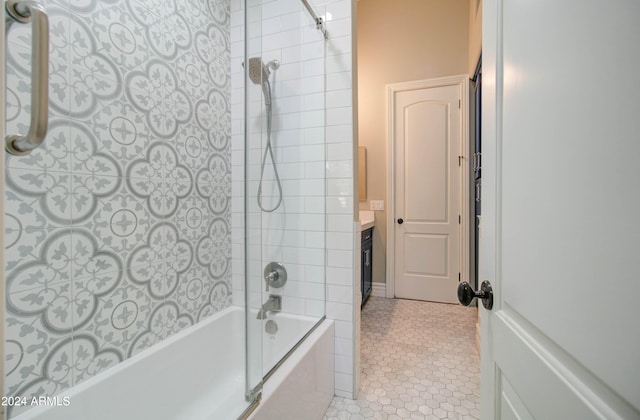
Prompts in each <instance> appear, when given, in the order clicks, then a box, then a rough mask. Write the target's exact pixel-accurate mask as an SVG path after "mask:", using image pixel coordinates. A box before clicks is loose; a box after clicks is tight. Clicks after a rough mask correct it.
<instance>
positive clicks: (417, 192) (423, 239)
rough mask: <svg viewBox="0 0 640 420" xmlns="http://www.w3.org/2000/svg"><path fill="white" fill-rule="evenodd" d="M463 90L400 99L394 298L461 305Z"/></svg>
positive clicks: (412, 93)
mask: <svg viewBox="0 0 640 420" xmlns="http://www.w3.org/2000/svg"><path fill="white" fill-rule="evenodd" d="M460 98H461V88H460V85H459V84H458V83H453V84H452V83H449V84H446V85H443V86H436V87H429V88H417V89H410V90H404V91H399V92H396V93H395V107H394V111H393V112H394V121H395V124H394V127H395V128H394V139H393V141H394V147H395V151H394V156H395V176H394V179H395V188H394V191H395V203H394V208H395V212H394V213H395V219H396V220H395V222H396V232H395V233H396V234H395V295H396V297H400V298H409V299H421V300H431V301H438V302H457V298H456V288H457V286H458V276H459V273H460V271H461V268H460V254H461V253H460V217H459V216H460V214H461V211H460V203H461V201H460V199H461V197H460V196H461V188H460V187H461V179H462V178H461V167H460V166H459V156H460V150H461V114H462V113H461V108H460Z"/></svg>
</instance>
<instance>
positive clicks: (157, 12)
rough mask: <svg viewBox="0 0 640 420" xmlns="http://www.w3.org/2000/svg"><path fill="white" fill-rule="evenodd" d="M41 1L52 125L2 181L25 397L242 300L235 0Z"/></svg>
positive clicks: (13, 352)
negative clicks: (234, 266) (234, 148)
mask: <svg viewBox="0 0 640 420" xmlns="http://www.w3.org/2000/svg"><path fill="white" fill-rule="evenodd" d="M42 3H43V4H44V5H45V7H46V8H47V10H48V13H49V16H50V34H51V44H50V45H51V46H50V72H51V76H50V101H49V102H50V110H51V111H50V128H49V132H48V135H47V138H46V143H45V146H44V147H43V148H41V149H38V150H36V151H34V152H33V153H32V154H31V155H29V156H26V157H8V158H7V165H6V166H7V167H8V170H7V174H6V180H7V181H6V182H7V186H6V193H5V196H4V208H5V211H6V214H5V227H6V232H5V235H6V236H5V237H6V241H5V242H6V243H7V247H6V249H5V261H6V266H5V267H4V269H5V278H6V293H7V313H6V326H5V337H6V343H5V354H6V372H7V378H6V382H5V384H6V391H5V394H7V395H20V396H27V397H29V396H30V395H34V394H37V395H55V394H57V393H59V392H61V391H62V390H64V389H66V388H68V387H70V386H72V385H74V384H77V383H79V382H81V381H83V380H85V379H87V378H89V377H91V376H93V375H96V374H97V373H99V372H101V371H103V370H105V369H107V368H109V367H112V366H114V365H115V364H117V363H119V362H120V361H122V360H124V359H126V358H128V357H130V356H132V355H134V354H136V353H138V352H140V351H142V350H144V349H146V348H148V347H150V346H152V345H154V344H156V343H158V342H160V341H161V340H163V339H164V338H166V337H168V336H169V335H171V334H173V333H175V332H177V331H179V330H182V329H184V328H186V327H189V326H190V325H193V324H195V323H197V322H198V321H199V320H201V319H203V318H205V317H207V316H209V315H211V314H213V313H215V312H217V311H219V310H221V309H223V308H225V307H226V306H228V305H230V303H231V267H230V265H231V228H230V225H231V203H230V202H231V162H230V137H231V117H230V115H231V88H230V60H231V58H230V43H229V37H230V33H229V31H230V11H229V7H230V5H229V0H209V1H206V0H191V1H189V2H183V1H179V0H80V1H69V0H48V1H42ZM29 31H30V29H29V27H27V26H22V25H20V26H18V25H14V26H13V27H12V28H11V30H10V33H9V35H8V47H7V61H8V68H7V74H6V76H7V86H8V89H7V132H8V133H14V132H23V133H24V132H26V130H27V123H28V119H29V113H30V90H29V85H30V82H29V74H30V67H31V66H30V49H29V44H30V32H29ZM18 412H19V411H18V410H14V412H13V413H12V414H17V413H18Z"/></svg>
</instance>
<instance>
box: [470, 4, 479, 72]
mask: <svg viewBox="0 0 640 420" xmlns="http://www.w3.org/2000/svg"><path fill="white" fill-rule="evenodd" d="M481 53H482V0H469V70H468V71H467V72H468V73H469V76H471V77H473V73H474V72H475V71H476V65H477V64H478V59H479V58H480V54H481Z"/></svg>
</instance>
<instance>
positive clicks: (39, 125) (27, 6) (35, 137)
mask: <svg viewBox="0 0 640 420" xmlns="http://www.w3.org/2000/svg"><path fill="white" fill-rule="evenodd" d="M5 8H6V9H7V15H8V16H9V17H10V18H11V19H13V20H15V21H16V22H20V23H29V22H31V25H32V27H31V66H32V68H31V125H30V127H29V132H28V133H27V135H25V136H23V135H20V134H14V135H10V136H7V138H6V142H5V149H7V152H9V153H11V154H12V155H18V156H24V155H28V154H29V153H31V151H32V150H33V149H35V148H36V147H38V146H39V145H40V144H41V143H42V142H43V140H44V137H45V136H46V134H47V125H48V123H49V18H48V17H47V12H46V11H45V10H44V7H42V5H41V4H38V3H36V2H35V1H31V0H7V1H6V2H5Z"/></svg>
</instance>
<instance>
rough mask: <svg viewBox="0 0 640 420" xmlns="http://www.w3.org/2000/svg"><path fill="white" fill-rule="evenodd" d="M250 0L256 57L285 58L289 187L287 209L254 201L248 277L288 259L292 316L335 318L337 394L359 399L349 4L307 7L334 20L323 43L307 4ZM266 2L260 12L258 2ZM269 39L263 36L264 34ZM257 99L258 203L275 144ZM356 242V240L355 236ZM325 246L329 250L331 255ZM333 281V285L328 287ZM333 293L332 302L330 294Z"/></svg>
mask: <svg viewBox="0 0 640 420" xmlns="http://www.w3.org/2000/svg"><path fill="white" fill-rule="evenodd" d="M247 2H248V3H249V4H250V7H249V11H248V15H249V17H248V19H249V21H250V22H255V25H254V26H252V27H251V30H252V33H251V34H250V35H249V46H248V47H247V48H248V50H249V51H250V55H251V56H262V57H263V60H264V61H265V62H266V61H268V60H272V59H278V60H280V63H281V66H280V69H278V70H277V71H276V73H275V80H274V83H273V86H272V89H273V91H274V93H273V98H274V99H273V103H274V113H273V140H272V142H273V145H274V153H275V159H276V161H277V162H278V171H279V175H280V178H281V180H282V186H283V190H284V208H283V209H278V210H277V211H276V212H274V213H272V214H264V213H263V214H261V213H262V212H260V211H259V209H258V207H257V205H256V204H255V200H252V199H250V200H249V201H248V202H247V203H246V206H247V208H246V209H247V223H248V231H247V232H248V238H247V240H248V241H249V243H250V244H252V245H250V247H249V255H248V259H249V260H250V261H249V268H248V270H249V272H248V273H247V274H248V275H249V276H250V277H252V276H257V278H261V276H260V272H261V267H262V266H263V263H266V262H268V261H265V260H264V259H265V257H269V258H274V259H278V260H280V261H284V263H285V265H286V267H287V270H288V273H289V281H288V283H287V285H285V287H284V288H283V289H282V290H281V292H282V294H283V295H284V297H285V298H284V299H283V305H284V308H283V309H284V310H286V311H292V312H298V313H302V314H308V315H315V314H321V313H322V312H325V314H326V316H327V318H330V319H333V320H335V336H336V341H335V343H336V344H335V349H334V351H335V355H336V364H335V388H336V389H335V392H336V395H339V396H343V397H349V398H353V397H354V392H355V382H354V381H355V380H356V377H355V375H354V372H355V371H357V366H358V361H357V360H354V354H357V352H355V351H354V349H355V344H356V339H357V337H356V336H354V334H355V331H356V326H357V323H358V321H359V310H360V308H359V306H360V303H359V294H360V291H359V281H358V282H355V281H354V278H358V279H359V264H358V266H355V264H354V261H355V260H358V261H359V258H356V257H357V256H358V255H359V249H354V248H355V247H357V243H358V241H355V240H354V236H355V235H356V234H358V233H359V232H357V229H358V227H357V224H354V214H353V213H354V207H355V206H354V205H353V199H354V197H353V141H354V140H353V109H352V96H353V95H352V86H353V75H352V54H351V52H352V47H351V45H352V16H351V10H352V5H351V0H316V1H311V2H310V3H311V4H312V6H313V7H314V10H316V13H317V14H318V15H320V16H322V17H323V18H324V19H325V21H326V27H327V30H328V32H329V39H328V40H327V41H326V42H325V41H324V40H322V38H321V37H320V34H319V32H318V31H317V30H316V29H315V25H314V23H313V21H312V19H311V18H310V17H309V15H308V13H307V12H306V10H304V9H303V8H302V5H301V2H300V1H299V0H274V1H269V2H260V1H259V0H251V1H250V2H249V0H247ZM244 3H245V2H244V1H242V0H232V2H231V34H232V36H231V56H232V104H231V109H232V141H233V146H232V181H233V182H232V195H233V207H232V210H233V213H234V214H233V218H232V227H233V229H232V236H233V253H232V264H233V287H234V293H233V296H234V303H235V304H243V302H244V290H243V289H244V276H245V269H244V263H243V259H244V258H245V255H244V241H245V238H244V234H245V231H244V223H245V217H244V215H243V212H244V211H245V202H244V198H243V196H244V188H245V186H244V179H245V169H244V163H245V150H244V120H243V112H244V102H243V101H244V93H243V71H242V67H241V63H242V61H243V59H244V58H243V57H244V28H243V24H244V11H243V9H242V8H243V4H244ZM260 3H262V7H251V5H253V4H258V5H259V4H260ZM260 35H261V37H260ZM249 94H250V95H249V96H250V102H249V104H248V108H249V111H248V115H249V116H248V118H249V120H248V122H249V123H248V124H247V127H248V130H249V138H248V141H249V146H248V148H249V150H248V151H247V152H248V153H247V159H248V162H249V165H248V171H247V173H248V175H247V176H248V180H249V182H248V186H247V188H248V189H249V196H251V197H255V195H256V191H257V188H258V181H259V179H260V165H259V163H260V161H261V158H262V156H261V153H262V150H263V149H264V145H265V141H266V135H265V131H266V123H265V117H264V110H263V109H262V100H263V99H262V94H261V91H260V88H259V87H258V86H250V92H249ZM268 163H269V164H268V165H267V168H266V170H265V181H266V182H265V183H264V184H263V191H265V202H267V203H269V199H270V198H269V197H270V196H272V197H274V196H275V194H274V193H275V191H276V188H275V181H274V179H275V177H274V173H273V170H272V168H271V165H270V161H269V160H268ZM358 240H359V238H358ZM325 247H326V248H325ZM325 281H326V285H325ZM250 288H251V290H252V291H254V292H255V293H254V294H253V295H252V296H251V300H252V303H253V304H255V305H259V304H260V302H261V299H263V298H262V297H261V296H260V294H259V293H258V290H260V289H262V288H264V283H263V282H261V283H257V281H253V282H252V283H251V284H250ZM325 294H326V304H325V303H324V302H323V301H324V296H323V295H325Z"/></svg>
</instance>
